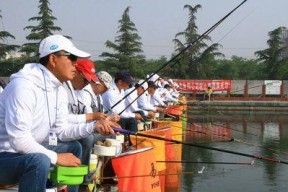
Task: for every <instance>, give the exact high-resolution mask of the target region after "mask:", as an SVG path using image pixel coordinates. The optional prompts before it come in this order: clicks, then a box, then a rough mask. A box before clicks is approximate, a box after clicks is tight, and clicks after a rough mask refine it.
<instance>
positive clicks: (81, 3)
mask: <svg viewBox="0 0 288 192" xmlns="http://www.w3.org/2000/svg"><path fill="white" fill-rule="evenodd" d="M241 2H242V0H190V1H189V0H50V9H51V10H52V11H53V16H55V17H56V18H57V21H56V22H55V25H56V26H59V27H61V28H62V31H61V32H56V33H57V34H63V35H68V36H71V37H72V38H73V40H72V41H73V42H74V44H75V45H76V47H78V48H80V49H82V50H84V51H86V52H89V53H90V54H91V55H92V59H94V60H95V59H102V58H99V55H100V54H101V53H102V52H104V51H108V52H109V51H111V50H109V49H107V48H106V47H105V45H104V44H105V42H106V41H107V40H110V41H114V40H115V37H116V36H117V31H118V26H119V23H118V21H119V20H120V19H121V16H122V14H123V12H124V10H125V9H126V8H127V7H128V6H130V12H129V16H130V19H131V20H132V21H133V22H134V24H135V25H136V28H137V30H138V34H139V36H140V37H141V38H142V39H141V42H142V43H143V46H142V49H143V51H144V55H145V56H146V58H148V59H157V58H159V57H161V56H166V57H167V58H170V56H171V54H172V53H173V50H174V48H175V47H174V44H173V42H172V40H173V39H174V38H175V34H177V33H178V32H182V31H184V30H185V28H186V27H187V22H188V14H189V12H188V10H187V9H184V5H186V4H188V5H192V6H195V5H196V4H201V5H202V8H201V9H200V10H199V12H198V13H197V15H196V16H197V25H198V28H199V31H198V33H199V34H202V33H203V32H205V31H206V30H207V29H209V28H210V27H211V26H213V25H214V24H215V23H216V22H218V21H219V20H220V19H221V18H222V17H224V16H225V15H226V14H227V13H229V12H230V11H231V10H232V9H234V8H235V7H236V6H237V5H238V4H240V3H241ZM38 6H39V1H38V0H1V1H0V10H1V15H2V19H0V21H1V22H0V31H3V30H5V31H8V32H10V33H11V34H12V35H14V36H15V37H16V39H15V40H13V39H10V38H9V39H8V43H9V44H18V45H22V44H23V43H27V40H26V36H27V35H28V34H29V33H30V31H29V30H23V29H24V27H26V26H29V25H33V26H35V25H37V24H38V23H37V22H29V21H28V20H29V18H31V17H34V16H38V12H39V9H38ZM287 9H288V0H248V1H247V2H246V3H245V4H244V5H243V6H241V7H240V8H239V9H238V10H237V11H236V12H234V13H233V14H232V15H231V16H230V17H228V18H227V19H226V20H225V21H224V22H223V23H222V24H221V25H220V26H218V27H217V28H216V29H215V30H214V31H213V32H212V33H211V34H210V37H211V38H212V42H211V43H220V44H221V45H222V48H221V49H220V50H219V51H220V52H222V53H224V54H225V57H226V58H227V59H229V58H231V56H233V55H236V56H239V57H244V58H247V59H253V58H255V55H254V52H255V51H258V50H263V49H266V48H267V43H266V42H267V40H268V32H269V31H272V30H274V29H276V28H278V27H280V26H285V27H287V28H288V16H287Z"/></svg>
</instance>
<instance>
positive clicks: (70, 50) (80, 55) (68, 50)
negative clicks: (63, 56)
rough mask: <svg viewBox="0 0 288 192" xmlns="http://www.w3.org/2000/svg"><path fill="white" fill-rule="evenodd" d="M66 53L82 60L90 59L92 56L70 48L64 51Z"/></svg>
mask: <svg viewBox="0 0 288 192" xmlns="http://www.w3.org/2000/svg"><path fill="white" fill-rule="evenodd" d="M64 51H67V52H68V53H71V54H73V55H75V56H77V57H80V58H88V57H90V56H91V55H90V54H89V53H86V52H84V51H81V50H79V49H77V48H76V47H69V48H67V49H64Z"/></svg>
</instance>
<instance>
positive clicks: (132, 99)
mask: <svg viewBox="0 0 288 192" xmlns="http://www.w3.org/2000/svg"><path fill="white" fill-rule="evenodd" d="M133 90H134V91H133ZM131 91H133V92H132V93H131V94H130V95H128V94H129V93H130V92H131ZM126 95H128V96H127V97H126V99H125V105H126V107H127V106H128V105H130V106H129V107H128V108H127V111H128V112H131V113H133V112H136V111H143V110H142V109H141V108H139V106H138V99H137V97H138V94H137V90H135V87H132V88H130V89H127V90H125V96H126ZM136 99H137V100H136ZM143 112H144V115H145V116H147V115H148V112H147V111H143Z"/></svg>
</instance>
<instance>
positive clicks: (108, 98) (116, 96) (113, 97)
mask: <svg viewBox="0 0 288 192" xmlns="http://www.w3.org/2000/svg"><path fill="white" fill-rule="evenodd" d="M123 98H124V90H123V89H121V90H119V89H118V87H117V86H116V84H115V83H114V82H112V86H111V87H110V89H109V90H108V91H106V92H105V93H104V94H103V95H102V99H103V106H104V111H105V112H106V111H108V114H118V115H120V117H122V118H130V117H134V118H135V114H134V113H131V112H127V111H126V110H125V111H123V110H124V109H125V108H126V105H125V99H124V100H123ZM119 101H121V102H119ZM118 102H119V104H117V105H116V106H114V105H115V104H116V103H118ZM112 107H113V109H111V108H112ZM122 111H123V112H122ZM120 113H121V114H120Z"/></svg>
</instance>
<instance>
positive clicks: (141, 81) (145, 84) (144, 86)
mask: <svg viewBox="0 0 288 192" xmlns="http://www.w3.org/2000/svg"><path fill="white" fill-rule="evenodd" d="M143 82H144V80H143V79H141V80H139V82H138V83H137V84H138V85H141V84H142V83H143ZM141 87H143V89H144V90H147V89H148V83H147V82H144V83H143V84H142V85H141Z"/></svg>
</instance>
